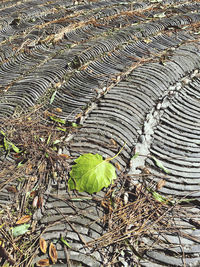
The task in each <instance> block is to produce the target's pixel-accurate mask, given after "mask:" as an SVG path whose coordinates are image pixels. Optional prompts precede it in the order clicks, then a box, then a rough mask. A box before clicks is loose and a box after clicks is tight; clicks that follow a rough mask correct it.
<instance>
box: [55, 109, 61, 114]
mask: <svg viewBox="0 0 200 267" xmlns="http://www.w3.org/2000/svg"><path fill="white" fill-rule="evenodd" d="M54 111H56V112H59V113H61V112H62V109H61V108H54Z"/></svg>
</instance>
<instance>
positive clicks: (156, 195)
mask: <svg viewBox="0 0 200 267" xmlns="http://www.w3.org/2000/svg"><path fill="white" fill-rule="evenodd" d="M152 196H153V197H154V198H155V200H157V201H159V202H167V199H166V197H163V196H162V195H160V194H158V193H157V192H155V191H153V192H152Z"/></svg>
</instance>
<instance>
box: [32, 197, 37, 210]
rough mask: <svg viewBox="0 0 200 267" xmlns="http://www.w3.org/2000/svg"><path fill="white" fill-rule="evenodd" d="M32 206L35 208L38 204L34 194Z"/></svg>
mask: <svg viewBox="0 0 200 267" xmlns="http://www.w3.org/2000/svg"><path fill="white" fill-rule="evenodd" d="M32 206H33V208H37V206H38V196H35V197H34V199H33V203H32Z"/></svg>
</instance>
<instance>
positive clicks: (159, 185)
mask: <svg viewBox="0 0 200 267" xmlns="http://www.w3.org/2000/svg"><path fill="white" fill-rule="evenodd" d="M164 185H165V180H163V179H161V180H159V181H158V183H157V186H156V188H157V190H159V189H161V188H162V187H163V186H164Z"/></svg>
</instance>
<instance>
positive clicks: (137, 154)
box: [131, 152, 140, 159]
mask: <svg viewBox="0 0 200 267" xmlns="http://www.w3.org/2000/svg"><path fill="white" fill-rule="evenodd" d="M139 155H140V153H139V152H136V153H135V155H134V156H133V157H132V158H131V159H136V158H137V157H138V156H139Z"/></svg>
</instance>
